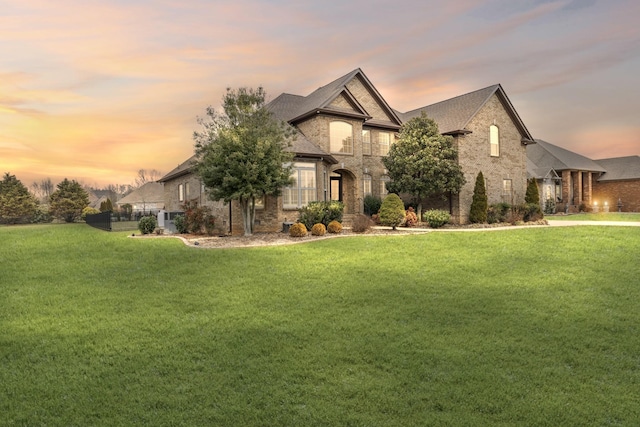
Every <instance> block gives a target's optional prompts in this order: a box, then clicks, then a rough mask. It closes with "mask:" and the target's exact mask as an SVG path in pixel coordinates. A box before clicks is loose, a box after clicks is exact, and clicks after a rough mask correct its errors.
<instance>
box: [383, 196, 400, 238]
mask: <svg viewBox="0 0 640 427" xmlns="http://www.w3.org/2000/svg"><path fill="white" fill-rule="evenodd" d="M404 218H405V211H404V203H402V200H401V199H400V197H399V196H398V195H397V194H395V193H390V194H389V195H387V197H385V198H384V200H383V201H382V206H380V224H382V225H386V226H390V227H393V229H394V230H395V229H396V227H397V226H399V225H400V224H402V223H403V221H404Z"/></svg>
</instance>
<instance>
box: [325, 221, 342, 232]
mask: <svg viewBox="0 0 640 427" xmlns="http://www.w3.org/2000/svg"><path fill="white" fill-rule="evenodd" d="M327 231H328V232H329V233H331V234H340V233H342V224H340V222H338V221H331V222H330V223H329V225H328V226H327Z"/></svg>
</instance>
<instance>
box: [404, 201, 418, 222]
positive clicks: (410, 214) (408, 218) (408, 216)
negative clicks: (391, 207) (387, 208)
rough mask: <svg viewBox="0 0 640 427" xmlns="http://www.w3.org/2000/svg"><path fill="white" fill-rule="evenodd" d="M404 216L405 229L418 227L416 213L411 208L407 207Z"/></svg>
mask: <svg viewBox="0 0 640 427" xmlns="http://www.w3.org/2000/svg"><path fill="white" fill-rule="evenodd" d="M404 215H405V217H404V226H405V227H415V226H416V225H418V215H416V212H415V210H414V209H413V207H412V206H409V209H407V210H406V211H405V213H404Z"/></svg>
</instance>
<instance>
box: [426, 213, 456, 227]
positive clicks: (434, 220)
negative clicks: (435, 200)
mask: <svg viewBox="0 0 640 427" xmlns="http://www.w3.org/2000/svg"><path fill="white" fill-rule="evenodd" d="M422 219H423V221H425V222H426V223H427V224H429V227H431V228H440V227H442V226H443V225H445V224H447V223H448V222H449V221H450V220H451V215H449V212H447V211H443V210H441V209H431V210H428V211H426V212H424V213H423V214H422Z"/></svg>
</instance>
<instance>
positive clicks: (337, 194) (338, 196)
mask: <svg viewBox="0 0 640 427" xmlns="http://www.w3.org/2000/svg"><path fill="white" fill-rule="evenodd" d="M329 179H330V184H331V185H330V187H329V188H330V193H331V200H337V201H340V202H341V201H342V175H340V174H337V173H332V174H331V177H330V178H329Z"/></svg>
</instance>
